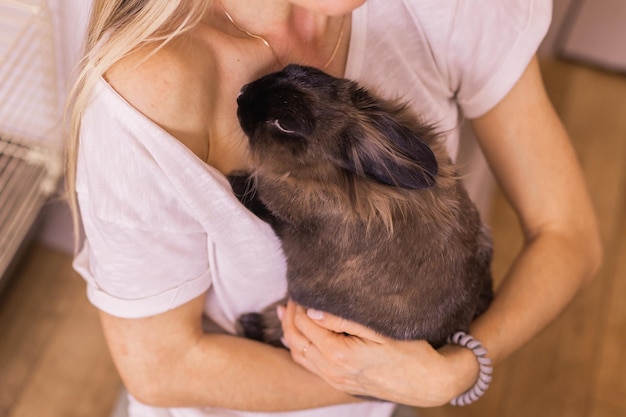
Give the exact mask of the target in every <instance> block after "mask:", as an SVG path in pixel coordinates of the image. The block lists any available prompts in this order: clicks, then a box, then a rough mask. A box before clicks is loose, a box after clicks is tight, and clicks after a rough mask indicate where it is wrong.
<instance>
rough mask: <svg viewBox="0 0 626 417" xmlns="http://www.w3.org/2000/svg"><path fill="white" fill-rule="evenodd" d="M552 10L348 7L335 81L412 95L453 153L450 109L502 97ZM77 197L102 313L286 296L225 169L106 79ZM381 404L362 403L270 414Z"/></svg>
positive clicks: (243, 306) (266, 230)
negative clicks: (344, 51) (344, 52)
mask: <svg viewBox="0 0 626 417" xmlns="http://www.w3.org/2000/svg"><path fill="white" fill-rule="evenodd" d="M551 7H552V4H551V1H549V0H471V1H462V0H454V1H453V0H413V1H411V0H404V1H402V0H369V1H367V2H366V3H365V4H364V5H363V6H362V7H360V8H359V9H357V10H356V11H355V12H354V13H353V21H352V33H351V39H350V50H349V55H348V62H347V68H346V77H348V78H352V79H355V80H358V81H360V82H361V83H362V84H363V85H365V86H367V87H370V88H374V89H376V90H377V91H379V92H380V93H382V94H383V95H385V96H387V97H402V98H403V99H405V100H408V101H410V103H411V105H412V106H413V107H414V108H415V110H416V111H417V112H418V113H419V114H421V115H423V118H424V120H426V121H428V122H429V123H434V124H435V125H436V126H437V127H438V128H439V130H440V131H445V132H448V133H447V136H446V145H447V147H448V150H449V152H450V154H451V155H452V156H456V152H457V148H458V138H459V126H460V122H461V113H460V111H459V108H460V110H461V111H462V113H463V114H464V115H465V116H466V117H470V118H472V117H477V116H480V115H482V114H484V113H485V112H486V111H488V110H489V109H491V108H492V107H493V106H494V105H495V104H497V103H498V102H499V101H500V100H501V99H502V98H503V97H504V96H505V95H506V94H507V92H508V91H509V90H510V89H511V87H512V86H513V85H514V84H515V82H516V81H517V80H518V79H519V77H520V75H521V74H522V72H523V71H524V70H525V68H526V66H527V64H528V63H529V61H530V59H531V57H532V56H533V55H534V53H535V51H536V49H537V47H538V46H539V43H540V42H541V40H542V38H543V36H544V35H545V33H546V31H547V28H548V25H549V21H550V16H551ZM77 193H78V200H79V205H80V211H81V216H82V221H83V227H84V231H85V236H86V238H85V241H84V245H83V247H82V249H81V251H80V252H79V253H78V255H77V256H76V259H75V261H74V267H75V269H76V270H77V271H78V272H79V273H80V274H81V275H82V276H83V277H84V279H85V280H86V281H87V293H88V297H89V299H90V301H91V302H92V303H93V304H94V305H95V306H96V307H97V308H99V309H101V310H103V311H105V312H107V313H109V314H112V315H115V316H119V317H126V318H138V317H146V316H150V315H155V314H159V313H163V312H165V311H168V310H169V309H172V308H174V307H177V306H180V305H182V304H184V303H186V302H187V301H190V300H191V299H193V298H195V297H197V296H199V295H201V294H203V293H205V292H206V293H207V297H206V303H205V313H206V315H207V316H208V317H210V318H211V319H212V320H213V321H214V322H216V323H217V324H219V325H220V326H221V327H222V328H223V329H224V330H225V331H226V332H233V331H234V323H235V321H236V319H237V317H238V316H239V315H240V314H242V313H245V312H249V311H258V310H260V309H261V308H263V307H264V306H266V305H268V304H270V303H271V302H273V301H275V300H277V299H279V298H281V297H282V296H283V295H284V294H285V290H286V282H285V270H286V266H285V259H284V257H283V254H282V252H281V249H280V242H279V240H278V239H277V237H276V236H275V235H274V233H273V231H272V230H271V228H270V227H269V226H268V225H267V224H265V223H264V222H262V221H261V220H259V219H258V218H256V217H255V216H254V215H253V214H251V213H250V212H248V211H247V210H246V209H245V208H244V207H243V206H242V205H241V204H240V203H239V201H238V200H237V199H236V198H235V197H234V196H233V193H232V190H231V189H230V186H229V184H228V182H227V181H226V179H225V178H224V177H223V175H221V174H220V173H219V172H218V171H217V170H215V169H214V168H212V167H210V166H207V165H206V164H205V163H204V162H203V161H201V160H200V159H199V158H197V157H196V156H195V155H194V154H193V153H192V152H191V151H190V150H188V149H187V148H186V147H185V146H183V145H182V144H181V143H180V142H179V141H177V140H176V139H175V138H173V137H172V136H170V135H169V134H168V133H167V132H166V131H164V130H163V129H161V128H160V127H159V126H157V125H156V124H154V123H153V122H152V121H150V120H149V119H148V118H147V117H145V116H144V115H143V114H141V113H139V112H138V111H137V110H136V109H135V108H133V107H132V106H131V105H130V104H128V103H127V102H126V101H125V100H124V99H123V98H122V97H120V96H119V95H118V94H117V93H116V92H115V91H114V90H113V89H112V88H111V87H110V86H109V85H108V84H107V83H106V82H105V81H104V80H100V82H99V83H98V84H97V86H96V87H95V89H94V92H93V99H92V101H91V102H90V105H89V107H88V109H87V110H86V112H85V114H84V118H83V121H82V132H81V144H80V150H79V156H78V177H77ZM259 389H262V388H261V387H260V388H259ZM391 410H392V405H390V404H386V403H362V404H357V405H344V406H338V407H331V408H323V409H316V410H307V411H302V412H293V413H279V414H274V415H281V416H285V417H287V416H294V417H295V416H302V417H313V416H333V417H334V416H337V417H342V416H354V417H357V416H358V417H369V416H371V417H374V416H377V417H379V416H386V415H389V414H390V413H391ZM131 413H132V414H131V415H133V416H134V415H137V416H138V415H141V416H180V417H192V416H193V417H206V416H253V415H254V416H262V415H266V414H263V413H244V412H235V411H231V410H218V409H211V408H204V409H187V408H185V409H181V408H179V409H160V408H154V407H148V406H145V405H142V404H139V403H138V402H136V401H134V400H133V399H131Z"/></svg>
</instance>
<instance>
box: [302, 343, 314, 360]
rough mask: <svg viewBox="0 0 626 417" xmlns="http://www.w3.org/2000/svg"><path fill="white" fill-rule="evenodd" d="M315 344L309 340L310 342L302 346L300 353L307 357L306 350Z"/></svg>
mask: <svg viewBox="0 0 626 417" xmlns="http://www.w3.org/2000/svg"><path fill="white" fill-rule="evenodd" d="M312 344H313V342H311V341H310V340H309V343H307V344H306V346H305V347H303V348H302V350H301V351H300V353H301V354H302V357H303V358H305V357H306V351H307V350H309V348H310V347H311V345H312Z"/></svg>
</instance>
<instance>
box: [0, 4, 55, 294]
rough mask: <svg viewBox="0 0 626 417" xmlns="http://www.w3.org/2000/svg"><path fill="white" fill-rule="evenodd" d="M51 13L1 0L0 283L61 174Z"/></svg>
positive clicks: (42, 7) (44, 7) (45, 8)
mask: <svg viewBox="0 0 626 417" xmlns="http://www.w3.org/2000/svg"><path fill="white" fill-rule="evenodd" d="M56 68H57V67H56V61H55V47H54V36H53V27H52V18H51V14H50V11H49V8H48V4H47V2H46V1H45V0H0V288H1V287H2V286H3V283H4V281H6V275H7V272H8V271H9V268H10V266H12V264H13V263H14V261H15V259H16V256H17V255H18V253H19V251H20V249H21V248H22V247H23V245H24V243H25V241H26V240H27V237H28V236H29V233H30V232H31V231H32V230H33V226H34V225H35V222H36V219H37V217H38V215H39V213H40V211H41V209H42V207H43V206H44V204H45V202H46V201H47V200H48V199H49V197H50V196H51V195H52V194H53V193H54V192H55V191H56V190H57V188H58V183H59V180H60V178H61V174H62V148H61V146H60V144H61V139H60V137H61V115H60V111H59V103H60V101H59V93H58V86H57V76H56Z"/></svg>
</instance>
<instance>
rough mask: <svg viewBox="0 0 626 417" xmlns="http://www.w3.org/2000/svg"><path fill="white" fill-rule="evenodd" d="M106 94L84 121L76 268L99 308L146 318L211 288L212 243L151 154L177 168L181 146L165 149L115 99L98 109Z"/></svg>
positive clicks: (157, 135)
mask: <svg viewBox="0 0 626 417" xmlns="http://www.w3.org/2000/svg"><path fill="white" fill-rule="evenodd" d="M106 92H107V91H106V90H105V93H106ZM111 97H112V95H111V94H108V95H106V94H105V95H102V94H101V95H98V96H97V98H98V100H94V101H93V104H92V108H89V109H88V111H87V112H86V114H85V117H84V121H83V124H84V127H83V140H82V141H81V146H80V148H79V157H78V173H77V185H76V188H77V196H78V203H79V209H80V215H81V220H82V223H83V229H84V234H85V239H84V244H83V247H82V249H81V251H80V252H79V253H78V254H77V256H76V258H75V261H74V267H75V269H76V270H77V271H78V272H79V273H80V275H82V277H83V278H84V279H85V280H86V282H87V294H88V297H89V299H90V301H91V302H92V303H93V304H94V305H95V306H96V307H97V308H99V309H101V310H103V311H105V312H107V313H109V314H111V315H114V316H118V317H126V318H137V317H146V316H151V315H155V314H159V313H163V312H165V311H167V310H170V309H172V308H175V307H178V306H180V305H182V304H184V303H185V302H187V301H190V300H191V299H193V298H195V297H197V296H200V295H202V294H203V293H204V292H206V291H207V290H208V289H209V288H210V286H211V284H212V276H211V272H210V271H211V267H210V265H211V264H210V262H209V260H210V258H209V256H210V245H211V243H210V241H209V239H208V234H207V233H206V231H205V229H204V227H203V226H202V224H201V223H200V222H199V220H198V219H197V216H196V215H195V214H194V212H193V211H192V210H191V209H190V207H189V206H188V203H187V202H186V200H185V199H184V198H182V197H181V195H180V191H179V189H178V188H177V186H176V185H175V184H174V183H173V182H172V181H171V179H170V177H169V176H168V174H167V173H166V171H164V169H163V165H162V164H161V163H160V162H159V158H158V157H157V156H158V155H160V154H167V155H168V157H169V158H170V159H172V160H174V161H176V162H177V163H178V164H179V165H180V166H181V167H182V168H181V170H182V169H183V168H184V167H185V166H186V164H190V163H191V161H190V160H189V159H191V153H190V152H182V151H180V152H178V153H176V154H173V152H174V151H175V150H176V149H178V148H182V146H180V147H176V146H170V147H169V148H168V147H166V144H168V143H169V142H168V139H169V138H167V137H165V136H164V134H163V133H161V132H160V131H159V129H157V128H152V129H146V128H144V125H147V122H146V121H144V120H143V119H140V118H138V117H134V116H133V113H132V112H129V111H128V109H127V108H124V106H120V105H119V102H116V103H115V104H117V105H116V106H112V107H106V106H104V105H103V103H104V104H106V103H107V101H106V100H107V99H110V98H111ZM111 111H114V112H115V111H118V112H119V113H120V114H121V115H122V116H123V117H124V119H122V121H119V122H118V120H117V119H115V117H112V116H111V114H110V112H111ZM107 112H109V113H107ZM114 115H115V114H114ZM122 116H120V117H122ZM111 120H113V122H111ZM137 126H138V127H137ZM144 138H149V139H144ZM142 139H144V142H142V141H141V140H142ZM145 142H147V144H148V145H150V146H151V148H147V146H146V143H145ZM170 148H171V149H170ZM172 149H173V150H174V151H173V150H172ZM159 153H160V154H159ZM188 154H189V155H188ZM186 158H187V159H186ZM181 175H182V174H181ZM201 191H202V190H199V191H198V192H201Z"/></svg>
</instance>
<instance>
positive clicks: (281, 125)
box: [270, 119, 296, 134]
mask: <svg viewBox="0 0 626 417" xmlns="http://www.w3.org/2000/svg"><path fill="white" fill-rule="evenodd" d="M270 124H271V125H272V126H274V127H275V128H277V129H278V130H280V131H281V132H283V133H288V134H293V133H296V132H295V130H291V129H288V128H287V127H285V126H284V123H282V122H281V121H280V120H278V119H275V120H273V121H272V122H270Z"/></svg>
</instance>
